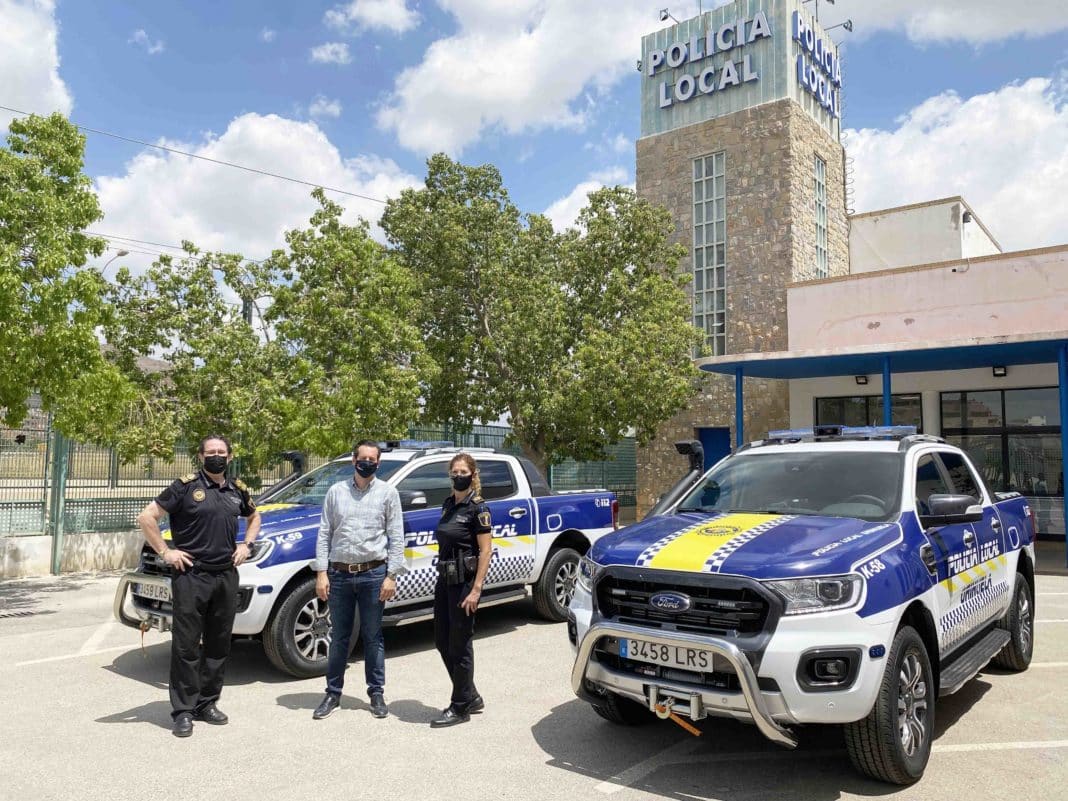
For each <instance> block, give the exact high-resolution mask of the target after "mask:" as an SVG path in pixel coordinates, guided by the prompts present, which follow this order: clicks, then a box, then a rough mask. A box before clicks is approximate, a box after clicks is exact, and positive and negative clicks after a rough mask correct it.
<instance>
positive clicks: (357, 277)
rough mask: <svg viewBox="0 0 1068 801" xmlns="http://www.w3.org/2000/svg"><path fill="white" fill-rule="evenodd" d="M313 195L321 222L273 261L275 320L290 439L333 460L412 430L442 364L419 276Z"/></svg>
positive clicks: (362, 227)
mask: <svg viewBox="0 0 1068 801" xmlns="http://www.w3.org/2000/svg"><path fill="white" fill-rule="evenodd" d="M313 195H314V196H315V198H316V199H317V200H318V201H319V206H320V207H319V209H318V210H317V211H316V212H315V214H314V215H313V216H312V218H311V225H310V226H309V227H308V228H304V229H299V230H295V231H290V232H289V233H288V234H286V242H287V244H288V245H289V247H288V249H287V250H285V251H276V252H275V253H274V254H273V255H272V257H271V259H270V261H269V265H268V266H269V268H270V269H271V271H272V272H273V274H274V275H275V276H276V277H277V281H276V284H275V286H274V288H273V303H272V305H271V306H270V308H269V309H268V311H267V313H266V320H267V322H268V323H269V324H270V325H271V326H273V328H274V330H275V332H276V335H277V337H278V341H279V343H280V345H281V347H282V348H283V350H284V351H285V352H286V354H287V360H286V370H287V372H288V375H289V382H290V392H289V395H288V399H289V402H290V405H289V407H288V408H287V410H286V414H285V423H284V435H285V437H286V441H287V442H289V443H291V444H290V446H289V447H299V448H302V449H304V450H307V451H310V452H312V453H319V454H333V453H338V452H340V451H344V450H347V449H348V448H350V447H351V446H352V444H353V442H354V441H355V440H356V439H358V438H363V437H371V438H388V437H396V436H399V435H401V434H403V433H404V432H406V431H407V428H408V425H409V424H410V423H411V422H412V421H413V420H415V419H416V418H417V417H418V415H419V398H420V393H421V381H423V380H426V379H428V378H431V377H433V376H434V375H435V367H434V363H433V361H432V360H430V359H429V358H428V357H427V353H426V348H425V347H424V345H423V342H422V339H421V337H420V334H419V329H418V327H417V326H416V325H415V324H414V322H413V317H414V315H415V309H416V303H415V294H414V293H415V282H414V281H413V280H412V277H411V274H410V273H409V272H408V270H407V269H405V268H404V267H403V266H401V265H400V264H399V263H398V262H397V260H396V259H395V258H393V257H392V256H391V255H390V254H389V253H388V252H387V251H386V249H385V248H384V247H383V246H382V245H381V244H379V243H378V242H375V241H374V240H373V239H372V238H371V236H370V233H369V227H368V225H367V223H366V222H365V221H362V220H361V221H360V222H359V223H358V224H357V225H346V224H344V223H342V221H341V216H342V211H343V209H342V208H341V206H339V205H338V204H337V203H334V202H332V201H330V200H328V199H327V198H326V196H325V195H324V193H323V191H322V190H321V189H316V190H315V192H313Z"/></svg>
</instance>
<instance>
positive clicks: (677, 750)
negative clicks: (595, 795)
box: [594, 737, 698, 795]
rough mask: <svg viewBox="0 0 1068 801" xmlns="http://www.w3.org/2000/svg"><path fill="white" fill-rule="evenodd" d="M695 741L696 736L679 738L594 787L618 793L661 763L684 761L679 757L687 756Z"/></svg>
mask: <svg viewBox="0 0 1068 801" xmlns="http://www.w3.org/2000/svg"><path fill="white" fill-rule="evenodd" d="M697 743H698V739H697V738H696V737H690V738H688V739H686V740H681V741H680V742H677V743H675V745H672V746H669V747H668V748H665V749H664V750H663V751H661V752H660V753H658V754H653V755H652V756H651V757H649V758H648V759H646V760H644V761H642V762H639V763H638V764H637V765H631V766H630V767H629V768H627V769H626V770H625V771H623V772H622V773H619V774H617V775H615V776H613V777H612V778H611V779H607V780H606V781H603V782H601V783H600V784H598V785H597V786H596V787H595V788H594V789H595V790H597V791H598V792H600V793H604V794H605V795H611V794H612V793H618V792H619V791H620V790H625V789H626V788H627V786H628V785H630V784H631V783H632V782H636V781H638V780H639V779H641V778H644V777H645V776H648V775H649V774H650V773H652V772H653V771H654V770H656V769H657V768H659V767H661V766H663V765H667V764H670V763H672V762H678V761H685V760H680V757H685V756H689V753H688V752H690V751H692V750H693V749H694V747H695V746H696V745H697Z"/></svg>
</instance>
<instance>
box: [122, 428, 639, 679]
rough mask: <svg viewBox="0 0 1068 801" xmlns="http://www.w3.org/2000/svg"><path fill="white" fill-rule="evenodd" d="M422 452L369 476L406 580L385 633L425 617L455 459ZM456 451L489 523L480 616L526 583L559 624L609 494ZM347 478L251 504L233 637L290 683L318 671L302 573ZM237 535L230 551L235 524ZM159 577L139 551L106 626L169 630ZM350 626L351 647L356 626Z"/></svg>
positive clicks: (405, 444) (324, 646)
mask: <svg viewBox="0 0 1068 801" xmlns="http://www.w3.org/2000/svg"><path fill="white" fill-rule="evenodd" d="M427 445H430V446H434V445H436V443H419V442H415V441H400V442H397V443H387V444H386V446H385V447H383V451H382V458H381V463H380V465H379V468H378V472H377V473H376V474H375V475H376V478H377V480H380V481H388V482H389V483H391V484H393V485H394V486H396V487H397V490H398V491H399V493H400V497H401V506H402V508H403V509H404V531H405V536H406V541H405V547H404V558H405V562H406V565H407V567H408V571H409V572H407V573H405V574H403V575H401V576H399V577H398V579H397V594H396V596H395V597H394V598H393V599H392V600H391V601H389V602H388V603H387V604H386V610H385V618H384V623H385V624H386V625H402V624H405V623H414V622H416V621H420V620H427V619H430V618H432V617H433V596H434V584H435V581H436V579H437V567H436V564H437V547H438V546H437V542H436V540H435V538H434V529H435V527H436V524H437V522H438V518H439V517H440V514H441V504H442V502H443V501H444V500H445V497H446V496H447V495H448V494H449V493H450V492H451V491H452V485H451V483H450V480H449V477H448V474H447V468H448V463H449V460H450V459H451V458H452V457H453V456H454V455H455V454H456V453H458V452H459V450H460V449H458V448H455V447H450V446H449V444H447V443H446V444H444V445H440V446H437V447H427ZM463 450H464V451H466V452H467V453H470V454H471V455H472V456H474V457H475V459H476V461H477V462H478V465H479V473H480V476H481V480H482V495H483V497H484V498H485V500H486V502H487V503H488V504H489V507H490V512H491V513H492V515H493V545H494V548H493V557H492V561H491V562H490V568H489V573H488V574H487V577H486V585H485V589H484V591H483V594H482V600H481V602H480V606H483V607H486V606H491V605H495V604H501V603H505V602H507V601H514V600H518V599H521V598H525V597H527V595H528V593H529V591H528V585H532V593H533V600H534V605H535V608H536V610H537V611H538V613H539V614H540V615H541V616H543V617H545V618H547V619H549V620H558V621H562V620H564V619H566V617H567V605H568V602H569V601H570V600H571V595H572V593H573V591H574V586H575V578H576V574H577V568H578V562H579V558H580V557H581V556H582V555H583V554H585V553H586V551H587V550H588V549H589V547H590V545H592V544H593V543H594V542H596V541H597V540H598V539H599V538H600V537H601V536H603V535H605V534H607V533H609V532H611V531H614V530H615V528H616V519H617V516H618V505H617V501H616V498H615V496H614V495H613V494H612V493H610V492H606V491H590V492H568V493H554V492H553V491H552V490H551V489H549V486H548V485H547V484H546V483H545V479H544V478H542V476H541V474H540V473H539V472H538V470H537V468H536V467H535V466H534V465H533V464H532V463H531V462H530V461H529V460H527V459H524V458H517V457H515V456H511V455H508V454H505V453H497V452H495V451H493V450H491V449H483V448H465V449H463ZM352 475H353V465H352V458H351V456H346V457H342V458H339V459H336V460H334V461H332V462H329V463H327V464H325V465H323V466H322V467H320V468H318V469H316V470H313V471H312V472H310V473H308V474H307V475H304V476H301V477H299V478H298V479H296V480H295V481H291V482H289V483H288V485H287V486H285V487H282V488H280V489H278V490H277V491H271V492H268V493H265V494H264V496H261V499H260V503H259V506H258V508H259V511H260V514H261V517H262V521H263V528H262V530H261V532H260V536H259V537H258V538H257V540H256V544H255V548H254V551H253V553H252V556H251V557H250V558H249V559H248V561H247V562H245V564H243V565H241V567H240V568H239V585H240V586H239V591H238V592H239V596H238V613H237V617H236V619H235V621H234V634H235V636H242V635H244V636H250V637H259V638H261V639H262V640H263V646H264V650H265V651H266V654H267V657H268V659H270V661H271V662H272V663H273V664H274V665H275V666H276V667H277V668H278V669H279V670H282V671H284V672H286V673H289V674H291V675H294V676H298V677H307V676H313V675H319V674H322V673H324V672H325V671H326V657H327V650H328V648H329V645H330V614H329V609H328V608H327V604H326V603H325V602H323V601H320V600H319V599H318V598H317V597H316V595H315V573H314V572H313V570H312V563H313V561H314V558H315V542H316V535H317V533H318V530H319V517H320V511H321V506H322V502H323V499H324V498H325V497H326V491H327V490H328V489H329V488H330V487H331V485H333V484H335V483H336V482H338V481H351V480H352ZM240 525H241V530H240V531H239V533H238V537H237V539H238V542H240V541H241V539H242V535H243V531H244V525H245V523H244V521H243V520H242V521H241V524H240ZM164 537H165V538H168V537H169V532H166V531H165V532H164ZM170 577H171V569H170V568H169V567H168V566H167V565H165V564H164V563H163V561H162V560H161V559H160V558H159V557H157V556H156V554H155V553H154V552H153V551H152V550H151V549H150V548H147V547H146V548H145V549H144V550H143V551H142V554H141V562H140V565H139V568H138V570H137V571H135V572H130V573H126V574H125V575H124V576H122V578H121V579H120V581H119V586H118V589H117V591H116V594H115V604H114V612H115V616H116V618H117V619H118V620H119V621H120V622H122V623H124V624H126V625H128V626H131V627H136V628H142V629H146V628H156V629H159V630H161V631H167V630H169V629H170V627H171V603H170V601H171V592H170V582H171V579H170ZM356 626H357V630H354V632H353V634H354V636H353V638H352V642H353V644H355V642H356V639H357V636H358V633H359V632H358V626H359V619H358V617H357V622H356Z"/></svg>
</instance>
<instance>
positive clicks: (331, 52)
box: [311, 42, 352, 64]
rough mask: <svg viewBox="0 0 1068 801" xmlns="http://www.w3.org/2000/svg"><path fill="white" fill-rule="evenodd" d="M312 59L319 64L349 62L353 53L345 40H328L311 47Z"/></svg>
mask: <svg viewBox="0 0 1068 801" xmlns="http://www.w3.org/2000/svg"><path fill="white" fill-rule="evenodd" d="M311 60H312V61H314V62H316V63H318V64H348V63H349V62H350V61H352V54H351V53H349V46H348V45H347V44H345V43H344V42H326V43H325V44H321V45H319V46H318V47H313V48H312V49H311Z"/></svg>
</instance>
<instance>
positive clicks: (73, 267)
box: [0, 114, 120, 434]
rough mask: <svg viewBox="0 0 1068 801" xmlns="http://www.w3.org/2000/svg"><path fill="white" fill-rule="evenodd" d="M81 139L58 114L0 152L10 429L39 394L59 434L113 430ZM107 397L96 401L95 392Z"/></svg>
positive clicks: (0, 297) (2, 335)
mask: <svg viewBox="0 0 1068 801" xmlns="http://www.w3.org/2000/svg"><path fill="white" fill-rule="evenodd" d="M84 149H85V138H84V137H83V136H82V135H81V134H80V133H79V132H78V129H77V128H76V127H75V126H73V125H71V124H70V123H69V122H68V121H67V120H66V119H64V118H63V117H62V116H61V115H59V114H53V115H52V116H50V117H38V116H30V117H27V118H26V119H22V120H15V121H13V122H12V123H11V127H10V133H9V135H8V137H7V147H6V148H0V321H3V324H2V325H0V410H3V411H2V414H3V422H4V424H5V425H9V426H17V425H18V424H19V423H21V421H22V420H23V418H24V417H25V414H26V409H27V402H28V399H29V397H30V395H32V394H33V393H34V392H39V393H40V396H41V401H42V406H43V407H44V408H45V409H47V410H49V411H51V412H53V413H54V414H55V416H56V424H57V426H59V428H61V429H62V430H64V431H66V432H67V433H72V434H73V433H77V432H78V430H79V427H80V426H81V424H82V422H83V421H85V420H94V421H96V426H97V427H98V428H100V429H105V430H106V429H108V427H109V425H110V424H111V423H113V422H114V420H115V404H114V402H113V396H112V395H110V394H109V393H108V392H107V391H106V390H107V389H108V387H109V386H111V385H113V384H114V383H116V382H118V381H120V376H119V375H118V374H117V372H116V371H115V370H114V369H113V368H112V367H111V366H109V365H108V364H107V363H106V362H105V361H104V360H103V359H102V358H101V355H100V348H99V342H98V339H97V336H96V334H95V330H96V328H97V326H98V325H100V324H101V323H102V322H103V321H104V320H105V319H106V317H107V312H108V309H107V306H106V304H105V303H103V302H102V300H101V292H102V289H103V287H104V282H103V280H102V278H101V277H100V274H99V273H98V272H97V271H95V270H92V269H90V268H88V267H86V263H87V261H88V259H89V257H91V256H99V255H100V254H101V253H103V252H104V247H105V243H104V241H103V240H102V239H99V238H96V237H93V236H91V235H89V234H88V233H86V229H87V228H88V226H90V225H92V224H93V223H94V222H95V221H97V220H98V219H100V217H101V211H100V206H99V204H98V203H97V199H96V195H94V194H93V192H92V189H91V186H90V182H89V179H88V178H87V177H86V176H85V175H84V174H83V172H82V166H83V154H84ZM101 389H103V390H105V392H103V393H102V392H100V391H99V390H101Z"/></svg>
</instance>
